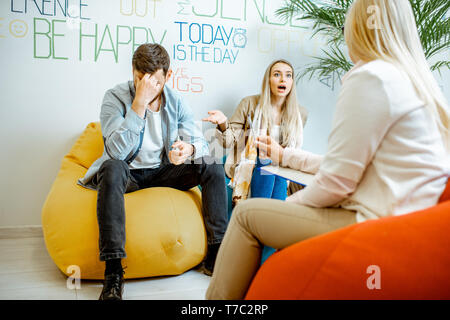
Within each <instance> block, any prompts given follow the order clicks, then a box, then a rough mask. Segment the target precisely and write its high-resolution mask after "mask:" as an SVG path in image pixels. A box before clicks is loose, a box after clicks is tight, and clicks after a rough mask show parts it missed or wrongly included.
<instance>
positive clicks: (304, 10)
mask: <svg viewBox="0 0 450 320" xmlns="http://www.w3.org/2000/svg"><path fill="white" fill-rule="evenodd" d="M409 1H410V3H411V6H412V9H413V13H414V16H415V19H416V24H417V29H418V33H419V37H420V41H421V43H422V47H423V50H424V53H425V57H426V58H427V59H431V58H432V57H434V56H436V55H438V54H441V53H445V52H449V50H450V16H449V11H450V1H449V0H409ZM352 2H353V0H285V3H284V5H283V6H282V7H281V8H279V9H278V10H276V12H275V14H276V15H277V16H279V17H280V18H282V19H285V20H288V19H293V18H294V17H295V19H296V20H299V21H303V22H306V23H310V24H311V26H312V36H311V38H313V37H317V36H320V37H323V38H324V39H325V40H326V44H327V49H325V50H322V56H318V57H314V59H315V60H316V61H315V62H314V63H311V64H308V65H306V66H305V67H304V68H303V69H302V71H301V72H300V73H299V76H298V79H297V80H299V79H300V78H303V77H305V76H308V75H309V78H310V79H311V78H312V77H314V76H316V77H318V78H319V79H321V78H323V77H330V76H333V75H338V76H341V75H342V74H344V73H345V72H347V71H348V70H349V69H350V68H351V67H352V65H353V64H352V63H351V61H350V59H349V58H348V57H347V56H346V55H344V53H343V51H342V49H343V48H344V46H345V42H344V36H343V32H342V27H343V26H344V22H345V16H346V12H347V11H348V9H349V8H350V6H351V4H352ZM445 68H446V69H450V62H449V61H448V56H447V60H442V61H437V62H436V63H434V64H433V65H432V66H431V70H432V71H438V72H439V73H440V72H441V70H442V69H445ZM334 79H336V77H335V78H334Z"/></svg>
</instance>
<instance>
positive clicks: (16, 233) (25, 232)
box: [0, 225, 43, 239]
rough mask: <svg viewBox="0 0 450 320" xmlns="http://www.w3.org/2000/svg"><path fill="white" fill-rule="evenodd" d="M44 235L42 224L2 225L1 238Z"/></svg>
mask: <svg viewBox="0 0 450 320" xmlns="http://www.w3.org/2000/svg"><path fill="white" fill-rule="evenodd" d="M36 237H43V234H42V226H41V225H31V226H14V227H0V239H18V238H36Z"/></svg>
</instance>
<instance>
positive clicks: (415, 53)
mask: <svg viewBox="0 0 450 320" xmlns="http://www.w3.org/2000/svg"><path fill="white" fill-rule="evenodd" d="M344 33H345V41H346V43H347V46H348V49H349V54H350V56H351V57H352V59H353V60H361V61H362V62H369V61H372V60H376V59H381V60H384V61H387V62H390V63H392V64H394V65H396V66H398V67H399V68H400V69H401V70H403V71H404V72H405V73H406V74H407V75H408V77H409V79H410V80H411V82H412V84H413V86H414V88H415V90H416V92H417V95H418V96H419V98H420V99H422V100H423V102H424V103H425V105H426V108H428V110H429V111H430V113H431V114H432V115H433V116H434V118H435V120H436V123H437V125H438V127H439V131H440V132H441V135H442V139H443V141H444V145H445V147H446V149H447V152H448V151H449V150H450V135H449V127H450V116H449V109H448V104H447V101H446V99H445V97H444V95H443V93H442V91H441V90H440V88H439V86H438V84H437V82H436V79H435V78H434V77H433V74H432V73H431V70H430V67H429V65H428V62H427V60H426V58H425V54H424V51H423V48H422V44H421V42H420V39H419V34H418V32H417V26H416V22H415V19H414V14H413V11H412V8H411V4H410V3H409V1H408V0H395V1H393V0H355V1H354V2H353V4H352V6H351V8H350V10H349V12H348V14H347V18H346V21H345V29H344Z"/></svg>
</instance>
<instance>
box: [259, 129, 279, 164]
mask: <svg viewBox="0 0 450 320" xmlns="http://www.w3.org/2000/svg"><path fill="white" fill-rule="evenodd" d="M255 144H256V147H257V148H258V149H259V151H260V155H261V154H262V157H261V158H263V157H264V156H267V157H268V158H270V160H272V161H273V163H274V164H279V163H281V162H282V161H283V151H284V148H283V147H282V146H280V144H279V143H278V142H276V141H275V140H273V139H272V137H270V136H259V137H257V138H256V141H255Z"/></svg>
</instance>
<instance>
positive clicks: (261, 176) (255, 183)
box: [250, 158, 287, 264]
mask: <svg viewBox="0 0 450 320" xmlns="http://www.w3.org/2000/svg"><path fill="white" fill-rule="evenodd" d="M270 163H271V161H270V160H269V159H262V160H261V159H259V158H257V163H256V166H255V169H254V170H253V175H252V182H251V184H250V188H251V197H252V198H271V199H278V200H283V201H284V200H286V197H287V181H286V179H284V178H281V177H278V176H275V175H272V174H268V173H267V174H266V173H265V172H264V171H261V167H263V166H265V165H269V164H270ZM275 251H276V250H275V249H274V248H271V247H267V246H264V248H263V251H262V257H261V264H263V263H264V262H265V261H266V260H267V258H269V257H270V256H271V255H272V254H273V253H274V252H275Z"/></svg>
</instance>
